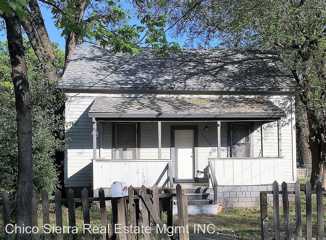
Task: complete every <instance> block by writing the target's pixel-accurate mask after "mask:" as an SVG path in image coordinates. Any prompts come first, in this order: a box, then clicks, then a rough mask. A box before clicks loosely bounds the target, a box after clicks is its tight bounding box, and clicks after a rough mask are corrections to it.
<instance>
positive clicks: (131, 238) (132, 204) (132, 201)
mask: <svg viewBox="0 0 326 240" xmlns="http://www.w3.org/2000/svg"><path fill="white" fill-rule="evenodd" d="M128 198H129V199H128V200H129V215H130V225H131V226H132V227H136V226H137V215H136V211H137V209H136V203H135V190H134V188H133V187H132V186H130V187H129V188H128ZM136 239H137V234H136V233H133V232H132V233H130V234H129V240H136Z"/></svg>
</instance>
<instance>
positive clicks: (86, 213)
mask: <svg viewBox="0 0 326 240" xmlns="http://www.w3.org/2000/svg"><path fill="white" fill-rule="evenodd" d="M81 202H82V206H83V219H84V224H90V222H91V221H90V217H89V201H88V190H87V188H84V189H83V190H82V192H81Z"/></svg>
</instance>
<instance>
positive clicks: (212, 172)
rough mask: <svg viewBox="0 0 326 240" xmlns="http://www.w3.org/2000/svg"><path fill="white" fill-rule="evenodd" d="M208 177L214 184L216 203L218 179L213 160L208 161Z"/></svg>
mask: <svg viewBox="0 0 326 240" xmlns="http://www.w3.org/2000/svg"><path fill="white" fill-rule="evenodd" d="M208 178H209V180H210V182H211V184H212V188H213V193H214V203H216V202H217V179H216V175H215V169H214V166H213V164H212V161H211V160H209V161H208Z"/></svg>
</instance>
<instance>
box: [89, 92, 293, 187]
mask: <svg viewBox="0 0 326 240" xmlns="http://www.w3.org/2000/svg"><path fill="white" fill-rule="evenodd" d="M284 116H285V114H284V112H283V111H282V110H281V109H280V108H278V107H277V106H276V105H274V104H273V103H272V102H271V101H269V100H266V99H262V98H255V97H237V98H234V97H230V96H218V97H209V98H207V97H206V98H205V97H200V98H199V97H194V96H188V97H176V96H175V97H171V96H169V97H166V96H161V97H160V96H157V95H156V96H155V97H153V96H141V97H137V98H132V97H124V98H121V97H120V98H113V99H112V98H104V97H99V98H96V99H95V101H94V102H93V104H92V106H91V108H90V109H89V117H91V119H92V123H93V131H92V133H93V134H92V135H93V160H92V161H93V189H98V188H100V187H103V188H109V187H110V185H111V183H112V182H114V181H122V182H125V183H126V184H128V185H130V184H132V185H133V186H141V185H146V186H151V185H153V184H154V183H155V182H156V180H157V178H158V177H159V176H160V174H161V173H162V171H163V170H164V169H165V167H166V166H167V165H168V166H169V171H168V174H169V176H170V177H171V179H173V182H182V183H195V182H196V179H197V178H202V177H204V176H203V174H202V173H203V171H204V169H205V168H206V167H207V166H208V164H209V162H211V165H212V168H213V171H214V173H215V175H216V177H217V181H218V184H219V185H255V184H267V183H271V182H272V181H274V180H275V179H278V180H281V179H282V180H288V179H289V176H290V175H291V173H289V169H290V170H291V167H290V168H289V167H288V166H287V165H288V164H292V163H291V160H290V161H288V160H286V159H285V156H287V155H288V154H285V155H283V153H282V151H283V150H282V148H283V146H285V147H287V146H288V145H289V144H288V141H289V140H290V141H291V138H289V135H291V131H292V129H291V126H290V125H289V124H288V123H286V122H285V121H283V120H284ZM289 131H290V132H289ZM283 136H285V138H286V139H285V141H286V142H287V143H286V144H284V143H283V142H282V138H283ZM285 150H286V151H288V150H289V149H288V147H287V149H285Z"/></svg>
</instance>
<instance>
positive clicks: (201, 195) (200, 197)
mask: <svg viewBox="0 0 326 240" xmlns="http://www.w3.org/2000/svg"><path fill="white" fill-rule="evenodd" d="M185 195H186V196H187V197H188V201H191V200H206V199H208V196H209V193H206V192H205V193H186V194H185Z"/></svg>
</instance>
